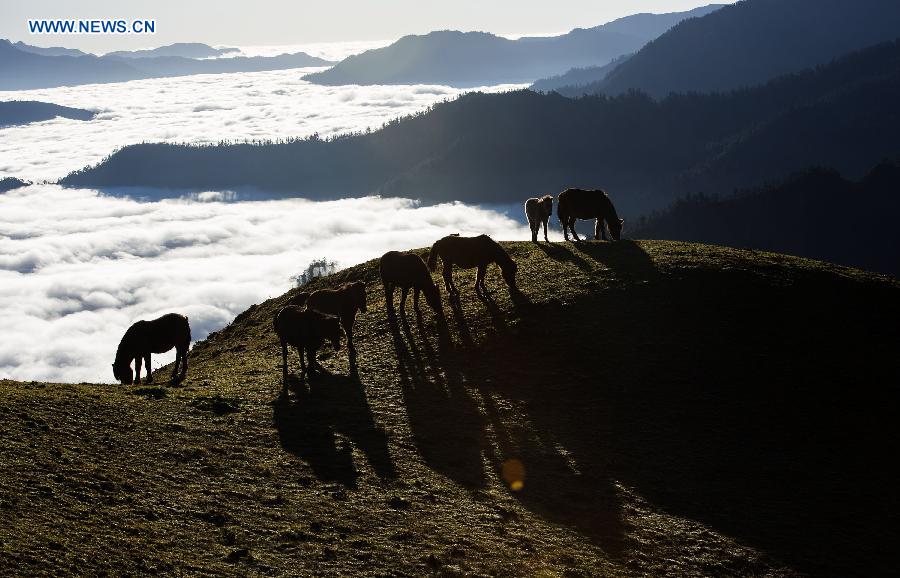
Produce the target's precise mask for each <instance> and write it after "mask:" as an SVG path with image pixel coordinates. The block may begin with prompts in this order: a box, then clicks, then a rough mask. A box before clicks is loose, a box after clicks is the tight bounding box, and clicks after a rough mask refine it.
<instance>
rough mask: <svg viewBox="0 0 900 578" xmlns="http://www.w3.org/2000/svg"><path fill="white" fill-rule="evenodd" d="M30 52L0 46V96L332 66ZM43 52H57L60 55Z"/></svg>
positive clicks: (295, 57) (298, 60) (308, 60)
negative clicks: (2, 93) (57, 88)
mask: <svg viewBox="0 0 900 578" xmlns="http://www.w3.org/2000/svg"><path fill="white" fill-rule="evenodd" d="M190 46H194V45H190ZM28 48H29V49H32V50H20V49H19V48H17V47H16V45H13V44H11V43H10V42H9V41H8V40H0V90H25V89H31V88H48V87H53V86H75V85H79V84H93V83H103V82H124V81H127V80H137V79H142V78H160V77H168V76H185V75H191V74H211V73H224V72H256V71H262V70H283V69H290V68H304V67H310V66H327V65H329V64H332V63H331V62H329V61H327V60H323V59H321V58H318V57H315V56H310V55H308V54H306V53H303V52H298V53H296V54H282V55H280V56H273V57H263V56H255V57H236V58H218V59H208V60H197V59H194V58H185V57H183V56H148V55H144V56H140V57H124V56H116V55H107V56H94V55H90V54H85V55H81V56H71V55H55V56H51V55H46V54H42V53H37V52H34V51H33V49H34V48H35V47H28ZM42 50H54V51H55V50H57V49H42ZM175 50H176V51H180V50H182V49H175ZM213 50H215V49H213Z"/></svg>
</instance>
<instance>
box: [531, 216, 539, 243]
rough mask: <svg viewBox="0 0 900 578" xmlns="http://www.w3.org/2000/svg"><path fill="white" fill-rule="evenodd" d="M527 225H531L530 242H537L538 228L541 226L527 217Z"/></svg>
mask: <svg viewBox="0 0 900 578" xmlns="http://www.w3.org/2000/svg"><path fill="white" fill-rule="evenodd" d="M528 226H529V227H531V242H532V243H537V234H538V228H540V226H541V225H540V223H538V222H536V221H535V220H534V219H532V218H530V217H529V218H528Z"/></svg>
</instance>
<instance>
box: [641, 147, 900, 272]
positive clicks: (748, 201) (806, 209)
mask: <svg viewBox="0 0 900 578" xmlns="http://www.w3.org/2000/svg"><path fill="white" fill-rule="evenodd" d="M898 193H900V163H898V162H884V163H881V164H879V165H878V166H877V167H876V168H875V169H874V170H872V171H871V172H870V173H869V174H868V175H867V176H866V177H865V178H864V179H863V180H862V181H860V182H859V183H852V182H850V181H847V180H845V179H843V178H842V177H841V176H840V175H839V174H838V173H837V172H835V171H832V170H824V169H815V170H810V171H807V172H805V173H802V174H798V175H796V176H794V177H792V178H790V179H788V180H787V181H786V182H784V183H782V184H780V185H776V186H770V187H767V188H765V189H763V190H760V191H752V192H748V193H743V194H741V195H738V196H736V197H732V198H727V199H721V200H720V199H716V198H710V197H707V196H703V195H695V196H691V197H687V198H684V199H681V200H679V201H677V202H676V203H675V204H674V205H673V206H672V207H670V208H669V209H668V210H666V211H664V212H663V213H661V214H658V215H655V216H654V217H653V218H651V219H650V220H649V221H647V222H643V223H640V224H639V225H638V226H637V227H636V228H633V229H632V230H631V231H630V236H631V237H633V238H638V239H670V240H678V241H691V242H701V243H711V244H715V245H727V246H730V247H741V248H748V249H760V250H764V251H774V252H778V253H789V254H791V255H800V256H802V257H812V258H814V259H822V260H825V261H832V262H834V263H841V264H843V265H852V266H854V267H859V268H861V269H867V270H870V271H881V272H882V273H888V274H891V275H895V276H900V228H898V227H897V216H898V215H900V194H898Z"/></svg>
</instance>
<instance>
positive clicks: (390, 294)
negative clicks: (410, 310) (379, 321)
mask: <svg viewBox="0 0 900 578" xmlns="http://www.w3.org/2000/svg"><path fill="white" fill-rule="evenodd" d="M384 303H385V305H387V312H388V317H393V316H394V285H393V284H392V283H387V282H385V283H384Z"/></svg>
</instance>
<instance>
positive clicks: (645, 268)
mask: <svg viewBox="0 0 900 578" xmlns="http://www.w3.org/2000/svg"><path fill="white" fill-rule="evenodd" d="M571 248H572V251H573V253H574V254H575V255H577V258H580V259H584V258H587V259H591V260H593V261H594V262H595V263H597V264H600V265H603V266H604V267H606V268H608V269H611V270H612V271H614V272H615V273H616V276H618V277H620V278H622V279H624V280H628V281H633V280H648V279H653V278H655V277H656V276H657V275H658V271H657V269H656V265H655V264H654V263H653V259H651V258H650V255H648V254H647V252H646V251H644V249H643V248H642V247H641V246H640V245H639V244H638V243H637V242H635V241H632V240H629V239H623V240H621V241H614V242H607V241H580V242H577V243H571Z"/></svg>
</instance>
